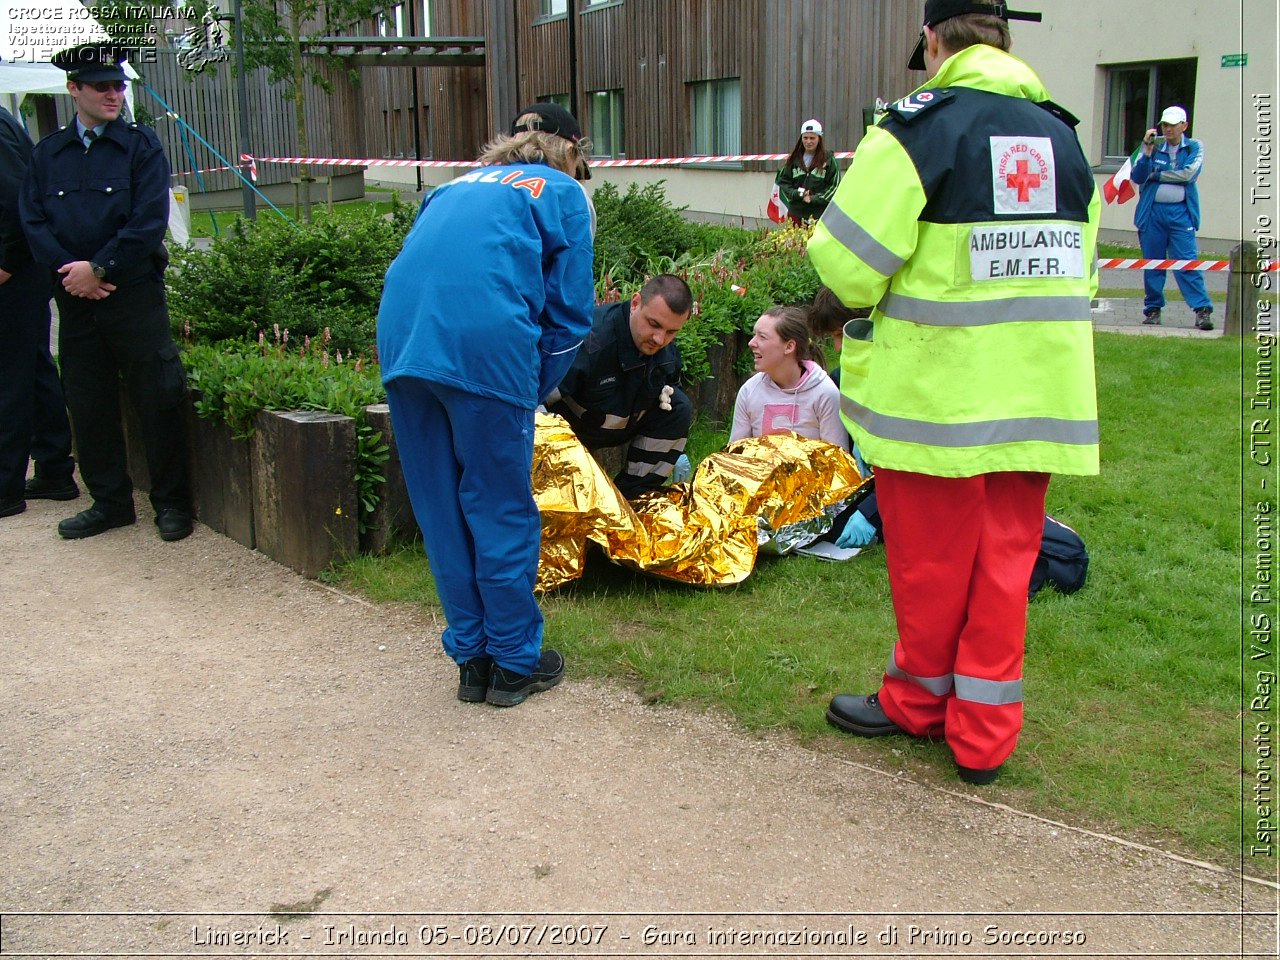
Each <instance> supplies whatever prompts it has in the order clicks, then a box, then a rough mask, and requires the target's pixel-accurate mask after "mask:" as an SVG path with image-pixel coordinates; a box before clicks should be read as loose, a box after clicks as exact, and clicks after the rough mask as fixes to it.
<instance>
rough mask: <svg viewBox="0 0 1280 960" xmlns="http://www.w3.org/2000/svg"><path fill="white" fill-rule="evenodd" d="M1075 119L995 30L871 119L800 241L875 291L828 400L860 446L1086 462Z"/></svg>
mask: <svg viewBox="0 0 1280 960" xmlns="http://www.w3.org/2000/svg"><path fill="white" fill-rule="evenodd" d="M1073 126H1074V118H1072V117H1070V115H1069V114H1066V113H1065V111H1062V110H1061V109H1060V108H1058V107H1056V106H1054V105H1053V104H1052V103H1049V102H1048V93H1047V92H1046V91H1045V89H1044V87H1043V85H1042V84H1041V83H1040V80H1039V78H1038V77H1037V76H1036V75H1035V73H1034V72H1033V71H1032V70H1031V68H1030V67H1029V66H1027V64H1025V63H1024V62H1023V61H1021V60H1019V59H1018V58H1016V57H1014V56H1012V55H1010V54H1008V53H1005V52H1003V51H1001V50H998V49H996V48H995V47H990V46H985V45H980V46H974V47H969V48H967V49H965V50H963V51H961V52H960V53H957V54H955V55H954V56H952V57H951V58H949V59H948V60H947V61H946V62H945V63H944V64H943V65H942V68H941V70H940V71H939V73H938V75H937V76H936V77H934V79H933V81H932V83H931V84H930V85H929V86H928V87H927V88H922V89H920V90H917V91H916V92H915V93H914V94H912V95H911V96H909V97H907V98H905V99H903V100H900V101H898V103H896V104H894V105H893V106H892V107H891V108H890V109H889V112H888V113H887V114H886V116H885V117H884V118H883V119H882V120H881V122H880V123H879V124H878V125H877V126H875V127H871V128H870V129H868V131H867V134H866V136H865V137H864V138H863V140H862V142H861V143H860V144H859V145H858V149H857V157H856V158H855V160H854V162H853V165H852V166H851V167H850V168H849V171H848V172H847V173H846V174H845V176H844V179H843V180H842V181H841V184H840V188H839V189H838V190H837V191H836V195H835V199H834V201H833V202H832V203H831V204H830V205H829V206H828V207H827V210H826V213H825V214H823V217H822V219H821V220H820V221H819V223H818V226H817V229H816V230H815V232H814V235H813V238H812V240H810V242H809V256H810V258H811V259H812V261H813V264H814V266H815V268H816V269H817V271H818V275H819V276H820V277H821V278H822V281H823V283H825V284H826V285H827V286H829V287H830V288H831V289H832V290H833V291H834V292H835V293H836V295H837V296H839V297H840V299H841V300H842V301H844V302H845V303H846V304H848V305H850V306H872V305H874V306H875V310H874V311H873V312H872V316H871V320H872V324H871V327H872V330H873V334H872V339H871V340H870V342H868V341H867V340H865V339H864V340H859V339H856V338H852V337H849V336H846V337H845V340H844V347H843V353H842V356H841V368H842V374H841V383H840V386H841V392H842V395H843V396H842V401H841V414H842V416H843V417H844V419H845V424H846V426H847V427H848V428H849V430H850V432H851V433H852V435H853V437H854V439H855V440H856V441H857V442H858V446H859V449H860V450H861V451H862V454H863V456H864V457H865V458H866V460H867V462H868V463H871V464H873V465H875V466H881V467H889V468H891V469H896V470H909V471H913V472H916V473H925V474H930V475H934V476H944V477H965V476H974V475H977V474H981V473H992V472H996V471H1004V470H1018V471H1034V472H1047V473H1067V474H1091V473H1097V472H1098V412H1097V400H1096V395H1095V388H1094V372H1093V330H1092V326H1091V323H1090V319H1089V301H1090V299H1091V298H1092V297H1093V295H1094V294H1095V293H1096V292H1097V285H1098V283H1097V281H1098V278H1097V254H1096V246H1097V233H1098V216H1099V212H1100V209H1101V206H1100V203H1099V199H1098V194H1097V190H1096V187H1095V185H1094V180H1093V175H1092V173H1091V171H1090V168H1089V164H1088V162H1087V161H1086V159H1085V157H1084V154H1083V153H1082V151H1081V149H1080V144H1079V141H1078V140H1077V139H1076V136H1075V132H1074V130H1073V129H1072V128H1073Z"/></svg>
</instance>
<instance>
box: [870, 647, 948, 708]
mask: <svg viewBox="0 0 1280 960" xmlns="http://www.w3.org/2000/svg"><path fill="white" fill-rule="evenodd" d="M895 653H896V651H895ZM895 653H890V654H889V666H887V667H886V668H885V673H887V674H889V676H891V677H897V678H898V679H899V680H906V681H907V682H908V683H914V684H915V685H916V686H917V687H923V688H924V689H925V690H928V691H929V692H930V693H932V694H933V695H934V696H935V697H945V696H946V695H947V693H948V692H949V691H950V690H951V674H949V673H947V674H944V675H942V676H941V677H916V676H912V675H911V674H909V673H907V672H906V671H905V670H903V669H902V668H901V667H899V666H898V661H897V659H896V658H895Z"/></svg>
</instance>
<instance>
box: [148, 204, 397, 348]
mask: <svg viewBox="0 0 1280 960" xmlns="http://www.w3.org/2000/svg"><path fill="white" fill-rule="evenodd" d="M413 217H414V211H413V208H411V207H409V206H407V205H405V204H402V203H396V204H394V205H393V208H392V212H391V213H390V214H389V215H387V216H380V215H378V214H377V213H376V212H375V211H374V210H372V209H364V210H360V211H358V212H357V213H355V214H349V215H345V216H343V217H340V218H339V217H334V216H332V215H330V214H328V213H327V211H324V210H322V209H317V210H316V212H315V219H314V220H312V222H311V223H309V224H294V223H293V222H292V221H287V220H283V219H280V218H279V217H275V216H267V215H265V214H264V215H263V216H262V217H260V218H259V219H258V220H256V221H252V222H251V221H246V220H244V219H243V218H237V219H236V220H235V221H234V222H233V223H232V225H231V227H230V229H229V230H228V231H227V233H225V234H224V235H223V236H221V237H217V238H215V239H214V240H213V242H212V246H211V247H210V248H209V249H208V250H196V249H194V248H178V249H176V250H175V251H174V254H173V260H174V268H175V269H173V270H172V271H170V273H169V314H170V317H171V318H172V321H173V326H174V332H175V334H176V335H177V336H179V337H181V338H182V339H183V340H186V341H189V342H194V343H219V342H222V341H227V340H233V341H235V340H239V341H253V340H256V339H257V337H258V334H259V332H260V331H270V332H271V333H272V334H273V335H274V333H275V331H276V330H279V331H281V332H282V333H283V331H285V330H287V331H289V335H290V338H291V339H292V340H293V341H294V342H301V341H302V340H304V339H305V338H307V337H310V338H312V339H317V338H321V337H323V336H324V331H325V330H326V329H327V330H328V331H329V337H330V345H331V347H332V348H333V349H338V350H341V351H342V352H343V353H344V354H347V353H351V352H355V353H361V352H370V351H371V349H372V345H373V343H374V340H375V336H376V324H377V317H378V301H379V300H380V299H381V297H382V281H383V278H384V277H385V276H386V273H387V267H388V266H390V264H391V261H392V259H393V258H394V257H395V255H396V254H397V253H399V252H400V247H401V246H402V245H403V243H404V238H405V235H406V234H407V233H408V232H409V227H410V226H411V225H412V224H413Z"/></svg>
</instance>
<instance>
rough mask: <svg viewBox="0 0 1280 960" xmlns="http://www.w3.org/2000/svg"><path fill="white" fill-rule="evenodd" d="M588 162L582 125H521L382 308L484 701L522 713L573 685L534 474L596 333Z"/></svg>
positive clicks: (387, 378)
mask: <svg viewBox="0 0 1280 960" xmlns="http://www.w3.org/2000/svg"><path fill="white" fill-rule="evenodd" d="M585 159H586V144H585V143H583V141H582V133H581V130H580V128H579V126H578V123H577V121H576V120H575V119H574V118H573V116H572V115H571V114H570V113H569V112H568V111H567V110H564V109H563V108H561V107H558V106H556V105H554V104H547V103H539V104H535V105H533V106H532V107H529V108H527V109H526V110H524V111H522V113H521V115H520V116H519V117H517V120H516V123H515V124H513V125H512V128H511V132H510V133H509V134H507V135H504V136H499V137H497V138H496V139H494V140H493V141H491V142H490V143H489V144H488V145H487V146H486V147H485V149H484V151H483V153H482V154H481V156H480V163H481V167H480V168H479V169H478V170H475V171H473V172H471V173H467V174H464V175H463V176H460V177H458V178H456V179H454V180H452V181H450V182H449V183H446V184H444V185H443V186H441V187H437V188H436V189H435V190H434V191H433V192H431V193H430V194H428V195H427V197H426V198H425V199H424V200H423V201H422V207H421V209H420V210H419V212H418V218H417V221H416V222H415V223H414V226H413V229H412V230H410V231H409V235H408V237H407V238H406V239H405V244H404V248H403V249H402V250H401V251H400V254H399V255H398V256H397V257H396V259H395V260H394V261H393V262H392V264H391V266H390V268H389V269H388V271H387V277H386V284H385V286H384V287H383V293H382V302H381V304H380V306H379V310H378V357H379V360H380V362H381V364H382V379H383V383H384V384H385V385H386V388H387V402H388V404H389V405H390V408H391V424H392V429H393V430H394V432H395V438H396V445H397V447H398V449H399V452H400V461H401V464H402V467H403V470H404V478H405V483H406V486H407V487H408V489H409V498H410V500H411V502H412V503H413V511H414V515H415V517H416V518H417V521H418V526H419V527H420V528H421V529H422V538H423V541H424V543H425V546H426V551H427V559H428V561H429V562H430V564H431V573H432V576H433V577H434V579H435V584H436V592H437V594H438V595H439V597H440V604H441V606H442V607H443V608H444V615H445V619H446V620H447V621H448V623H447V626H446V628H445V630H444V634H443V636H442V638H441V639H442V641H443V644H444V649H445V652H446V653H447V654H448V655H449V656H450V657H452V658H453V660H454V662H456V663H457V664H458V692H457V695H458V699H459V700H462V701H464V702H468V703H482V702H485V701H487V702H489V703H490V704H493V705H494V706H499V707H510V706H515V705H516V704H519V703H521V702H522V701H523V700H525V698H526V697H528V696H529V695H530V694H532V693H537V692H539V691H543V690H547V689H550V688H551V687H553V686H555V685H556V684H557V683H559V682H560V679H561V678H562V676H563V675H564V658H563V657H562V656H561V655H560V654H559V653H558V652H557V651H555V650H551V649H547V648H545V647H544V646H543V642H542V640H543V621H542V612H541V610H540V609H539V608H538V602H537V600H536V598H535V597H534V593H533V590H534V584H535V581H536V579H537V573H538V555H539V547H540V540H541V532H542V525H541V519H540V517H539V515H538V506H537V503H536V502H535V501H534V498H533V482H532V476H531V472H532V467H533V441H534V418H535V411H536V409H537V407H538V405H539V403H541V402H542V401H543V400H544V399H545V398H546V396H547V395H548V394H549V393H550V392H551V390H552V388H553V387H555V385H556V384H557V383H559V382H560V379H561V377H563V376H564V373H565V371H566V370H567V369H568V367H569V364H570V362H571V361H572V360H573V357H574V354H575V353H576V351H577V349H578V346H579V344H580V343H581V342H582V339H583V337H585V336H586V335H587V331H588V330H590V329H591V308H592V306H593V305H594V303H595V287H594V284H593V281H592V276H591V266H592V226H591V224H592V213H591V207H590V202H589V200H588V198H587V194H586V191H585V190H583V188H582V185H581V184H580V183H578V182H577V181H576V180H575V176H585V167H586V163H585Z"/></svg>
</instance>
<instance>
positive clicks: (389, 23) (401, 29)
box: [381, 4, 406, 37]
mask: <svg viewBox="0 0 1280 960" xmlns="http://www.w3.org/2000/svg"><path fill="white" fill-rule="evenodd" d="M381 19H382V35H383V36H384V37H403V36H405V32H406V31H405V27H406V22H405V16H404V5H403V4H396V5H395V6H394V7H392V8H391V9H390V10H383V11H382V14H381Z"/></svg>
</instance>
